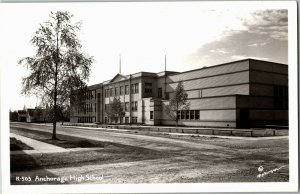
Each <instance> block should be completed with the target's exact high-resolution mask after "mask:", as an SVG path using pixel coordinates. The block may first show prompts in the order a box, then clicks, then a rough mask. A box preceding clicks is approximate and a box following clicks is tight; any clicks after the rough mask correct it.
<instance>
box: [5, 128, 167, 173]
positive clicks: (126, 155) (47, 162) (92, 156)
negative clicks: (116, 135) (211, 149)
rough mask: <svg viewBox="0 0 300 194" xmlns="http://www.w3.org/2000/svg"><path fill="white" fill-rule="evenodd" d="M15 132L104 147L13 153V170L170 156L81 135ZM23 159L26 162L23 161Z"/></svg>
mask: <svg viewBox="0 0 300 194" xmlns="http://www.w3.org/2000/svg"><path fill="white" fill-rule="evenodd" d="M11 132H13V133H16V134H19V135H23V136H25V137H28V138H32V139H36V140H39V141H42V142H45V143H49V144H53V145H57V146H61V147H64V148H78V147H81V148H82V147H83V148H86V147H102V148H103V149H100V150H92V151H85V150H83V151H76V152H64V153H47V154H34V155H25V154H24V155H11V171H12V172H14V171H22V170H33V169H42V168H61V167H76V166H82V165H88V164H93V163H95V162H97V164H107V163H118V162H124V161H137V160H147V159H155V158H163V157H167V155H166V154H165V153H161V152H159V151H155V150H151V149H146V148H141V147H135V146H128V145H123V144H118V143H111V142H101V141H94V140H87V139H83V138H78V137H72V136H66V135H59V134H58V135H57V137H58V139H59V140H51V139H49V137H51V136H50V133H46V132H37V131H31V130H26V129H22V130H21V129H13V130H11ZM20 163H22V165H20Z"/></svg>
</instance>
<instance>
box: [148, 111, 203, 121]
mask: <svg viewBox="0 0 300 194" xmlns="http://www.w3.org/2000/svg"><path fill="white" fill-rule="evenodd" d="M177 118H178V120H199V119H200V111H199V110H180V111H177ZM150 119H151V120H152V119H154V112H153V111H150Z"/></svg>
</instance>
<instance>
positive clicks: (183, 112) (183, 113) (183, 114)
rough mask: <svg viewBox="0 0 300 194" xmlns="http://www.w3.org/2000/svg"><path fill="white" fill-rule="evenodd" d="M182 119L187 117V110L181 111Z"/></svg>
mask: <svg viewBox="0 0 300 194" xmlns="http://www.w3.org/2000/svg"><path fill="white" fill-rule="evenodd" d="M181 119H185V111H184V110H182V111H181Z"/></svg>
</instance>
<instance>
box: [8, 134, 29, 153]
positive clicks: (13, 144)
mask: <svg viewBox="0 0 300 194" xmlns="http://www.w3.org/2000/svg"><path fill="white" fill-rule="evenodd" d="M18 150H32V147H30V146H28V145H26V144H25V143H23V142H21V141H20V140H17V139H16V138H14V137H11V138H10V151H18Z"/></svg>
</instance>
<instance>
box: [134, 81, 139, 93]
mask: <svg viewBox="0 0 300 194" xmlns="http://www.w3.org/2000/svg"><path fill="white" fill-rule="evenodd" d="M134 93H139V84H138V83H136V84H134Z"/></svg>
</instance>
